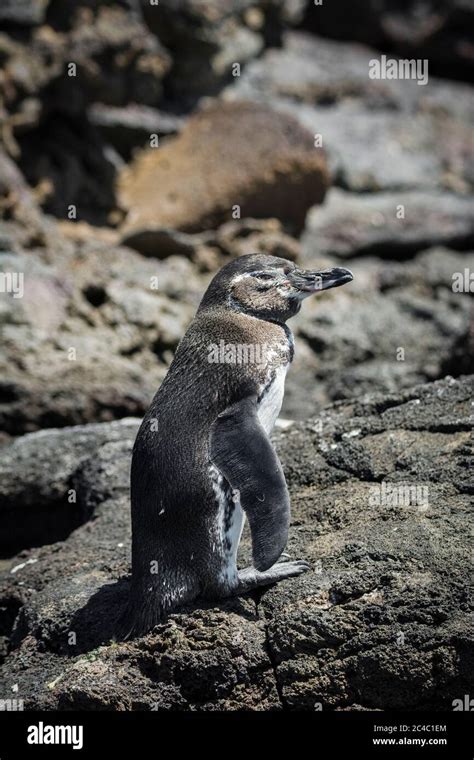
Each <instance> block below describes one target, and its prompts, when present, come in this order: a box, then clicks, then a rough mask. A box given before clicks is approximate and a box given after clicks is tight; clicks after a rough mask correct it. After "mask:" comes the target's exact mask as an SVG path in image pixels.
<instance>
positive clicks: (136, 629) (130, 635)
mask: <svg viewBox="0 0 474 760" xmlns="http://www.w3.org/2000/svg"><path fill="white" fill-rule="evenodd" d="M133 597H134V598H133V599H131V600H130V601H129V603H128V604H127V606H126V608H125V610H124V611H123V613H122V614H121V615H120V617H119V618H118V620H117V623H116V625H115V636H114V638H115V640H116V641H128V640H130V639H136V638H139V637H140V636H145V634H147V633H149V631H151V629H152V628H154V627H155V626H156V625H159V624H160V623H164V622H166V619H167V614H166V612H165V610H164V609H163V606H162V605H161V604H159V603H157V601H156V599H155V598H154V597H153V596H151V595H148V596H142V595H139V596H137V595H135V594H134V595H133Z"/></svg>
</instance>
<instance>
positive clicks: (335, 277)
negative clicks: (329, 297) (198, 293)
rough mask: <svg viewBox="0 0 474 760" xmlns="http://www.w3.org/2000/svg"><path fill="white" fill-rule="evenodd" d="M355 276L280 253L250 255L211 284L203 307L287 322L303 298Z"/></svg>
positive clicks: (232, 262)
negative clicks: (307, 265) (299, 263)
mask: <svg viewBox="0 0 474 760" xmlns="http://www.w3.org/2000/svg"><path fill="white" fill-rule="evenodd" d="M352 279H353V276H352V272H350V270H349V269H343V268H342V267H334V268H332V269H324V270H309V269H299V268H298V267H297V266H296V265H295V264H294V262H293V261H289V260H287V259H281V258H279V257H277V256H266V255H263V254H249V255H247V256H241V257H240V258H238V259H235V260H234V261H231V262H230V263H229V264H226V265H225V266H224V267H222V269H221V270H220V271H219V272H218V273H217V274H216V276H215V277H214V279H213V280H212V282H211V284H210V285H209V287H208V289H207V291H206V293H205V295H204V298H203V299H202V301H201V305H200V309H205V308H212V307H219V306H220V307H222V306H224V307H227V308H229V309H232V310H234V311H240V312H245V313H248V314H250V315H252V316H256V317H259V318H261V319H268V320H272V321H275V320H276V321H278V322H285V321H286V320H287V319H289V318H290V317H292V316H294V315H295V314H297V313H298V311H299V310H300V308H301V302H302V301H303V299H305V298H307V297H308V296H310V295H312V294H313V293H318V292H320V291H322V290H328V289H329V288H335V287H338V286H339V285H344V283H346V282H350V281H351V280H352Z"/></svg>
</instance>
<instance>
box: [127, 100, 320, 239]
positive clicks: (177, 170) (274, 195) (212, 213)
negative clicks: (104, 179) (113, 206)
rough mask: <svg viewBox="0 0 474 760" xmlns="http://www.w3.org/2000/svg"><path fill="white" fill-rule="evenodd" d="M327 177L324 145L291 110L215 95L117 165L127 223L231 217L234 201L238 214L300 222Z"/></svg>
mask: <svg viewBox="0 0 474 760" xmlns="http://www.w3.org/2000/svg"><path fill="white" fill-rule="evenodd" d="M327 181H328V178H327V172H326V166H325V161H324V156H323V153H322V151H321V150H320V149H319V148H316V147H315V146H314V138H313V136H312V134H311V133H310V132H308V131H306V130H304V129H302V128H300V127H299V125H298V124H297V122H296V121H295V120H294V119H293V118H291V116H286V115H282V114H280V113H278V112H276V111H274V110H272V109H270V108H267V107H265V106H259V105H256V104H252V103H246V102H234V103H220V104H219V103H215V104H213V105H211V106H210V107H208V108H205V109H204V110H202V111H200V112H198V113H196V114H195V115H194V116H193V117H192V118H191V119H189V121H188V122H187V124H186V126H185V127H184V129H183V130H182V132H181V134H180V135H179V136H178V137H176V138H175V139H170V140H169V141H168V142H167V143H166V144H164V145H163V146H162V147H159V148H154V149H153V148H150V149H149V150H147V151H146V152H144V153H143V154H142V155H140V156H139V157H138V158H137V159H136V160H135V161H133V162H132V163H131V164H130V166H128V167H126V168H125V169H124V170H123V171H122V173H121V176H120V180H119V193H120V199H121V203H122V205H123V207H124V208H125V209H127V211H128V217H127V219H126V221H125V228H124V229H125V230H126V232H127V234H129V233H130V231H131V230H133V231H137V230H140V231H143V230H146V229H147V228H148V227H149V226H151V227H152V228H154V227H174V228H177V229H179V230H183V231H187V232H196V231H198V230H203V229H209V228H213V227H216V226H217V225H218V224H220V223H222V222H224V221H230V220H231V219H232V218H235V209H236V208H237V209H238V213H239V218H240V217H247V216H254V217H277V218H278V219H281V220H282V221H283V222H286V223H288V224H289V225H290V226H293V228H294V229H296V230H300V229H301V228H302V226H303V224H304V219H305V215H306V211H307V209H308V208H309V207H310V206H311V205H313V204H315V203H321V201H322V200H323V198H324V194H325V192H326V188H327Z"/></svg>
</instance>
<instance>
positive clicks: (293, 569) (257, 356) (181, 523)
mask: <svg viewBox="0 0 474 760" xmlns="http://www.w3.org/2000/svg"><path fill="white" fill-rule="evenodd" d="M351 280H352V273H351V272H350V271H349V270H347V269H343V268H333V269H328V270H324V271H309V270H302V269H299V268H298V267H297V266H295V264H294V263H293V262H292V261H287V260H286V259H282V258H278V257H274V256H267V255H260V254H250V255H246V256H242V257H240V258H238V259H236V260H234V261H231V262H230V263H228V264H226V265H225V266H224V267H222V269H221V270H220V271H219V272H218V273H217V274H216V275H215V277H214V279H213V280H212V281H211V283H210V285H209V287H208V289H207V291H206V293H205V294H204V297H203V299H202V301H201V303H200V305H199V308H198V310H197V313H196V316H195V317H194V319H193V321H192V323H191V325H190V326H189V329H188V330H187V332H186V334H185V335H184V337H183V339H182V340H181V342H180V344H179V346H178V348H177V351H176V354H175V357H174V359H173V361H172V363H171V366H170V368H169V370H168V373H167V375H166V377H165V379H164V381H163V383H162V384H161V386H160V388H159V389H158V391H157V393H156V395H155V397H154V399H153V401H152V403H151V406H150V408H149V410H148V412H147V413H146V415H145V417H144V419H143V422H142V424H141V427H140V429H139V431H138V434H137V438H136V441H135V445H134V449H133V457H132V468H131V512H132V581H131V591H130V597H129V602H128V606H127V608H126V610H125V613H124V615H123V617H122V619H121V624H120V631H121V636H122V637H130V636H136V635H141V634H144V633H146V632H147V631H149V630H150V629H151V628H152V627H153V626H154V625H156V624H157V623H159V622H162V621H164V620H165V619H166V616H167V614H168V613H169V612H170V611H172V610H175V609H176V608H177V607H179V606H180V605H181V604H184V603H189V602H191V601H193V600H195V599H197V598H205V599H222V598H225V597H228V596H230V595H235V594H242V593H245V592H247V591H249V590H252V589H254V588H257V587H260V586H264V585H268V584H271V583H275V582H277V581H280V580H283V579H285V578H289V577H292V576H296V575H299V574H300V573H302V572H305V571H306V570H307V569H309V565H308V564H307V563H306V562H305V561H303V560H299V561H298V560H294V561H281V562H279V561H278V560H279V558H280V557H281V554H282V552H283V550H284V548H285V546H286V543H287V538H288V527H289V521H290V500H289V496H288V490H287V487H286V482H285V477H284V474H283V470H282V467H281V464H280V462H279V460H278V457H277V454H276V452H275V450H274V448H273V446H272V444H271V442H270V437H269V436H270V433H271V431H272V428H273V426H274V423H275V421H276V418H277V416H278V413H279V411H280V408H281V404H282V400H283V393H284V382H285V375H286V372H287V370H288V367H289V366H290V364H291V361H292V358H293V336H292V332H291V330H290V329H289V327H288V326H287V324H286V322H287V320H288V319H289V318H290V317H293V316H294V315H295V314H297V312H298V311H299V309H300V307H301V302H302V300H303V299H304V298H306V297H307V296H310V295H311V294H313V293H316V292H319V291H322V290H327V289H328V288H333V287H337V286H339V285H343V284H344V283H346V282H350V281H351ZM245 517H246V518H247V519H248V522H249V526H250V532H251V539H252V556H253V567H248V568H246V569H244V570H238V569H237V550H238V546H239V541H240V536H241V532H242V526H243V522H244V519H245Z"/></svg>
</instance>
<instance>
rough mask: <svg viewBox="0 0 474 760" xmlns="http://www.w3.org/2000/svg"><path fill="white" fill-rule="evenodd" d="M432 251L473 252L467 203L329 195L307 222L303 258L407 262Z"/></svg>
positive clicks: (447, 197) (440, 196) (420, 195)
mask: <svg viewBox="0 0 474 760" xmlns="http://www.w3.org/2000/svg"><path fill="white" fill-rule="evenodd" d="M435 245H445V246H446V247H452V248H461V249H463V248H469V247H470V248H474V208H473V204H472V199H471V198H468V197H463V196H457V195H455V194H452V193H430V192H422V191H412V192H405V193H376V194H373V193H366V194H363V195H354V194H353V193H346V192H344V191H342V190H337V189H333V190H332V191H331V192H330V193H329V195H328V198H327V200H326V203H325V204H324V206H321V207H317V208H314V209H313V210H312V211H310V213H309V214H308V217H307V222H306V231H305V233H304V236H303V240H302V249H303V256H305V255H306V256H312V257H314V255H315V254H318V255H319V254H320V255H323V256H324V255H335V256H341V257H353V256H360V255H364V254H365V255H373V256H379V257H380V258H388V259H405V258H411V257H412V256H413V254H414V253H416V252H417V251H420V250H422V249H423V248H429V247H430V246H435Z"/></svg>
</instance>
